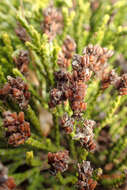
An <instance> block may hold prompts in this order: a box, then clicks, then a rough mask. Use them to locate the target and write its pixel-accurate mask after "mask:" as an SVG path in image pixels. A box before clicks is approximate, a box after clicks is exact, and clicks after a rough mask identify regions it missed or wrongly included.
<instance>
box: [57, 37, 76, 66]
mask: <svg viewBox="0 0 127 190" xmlns="http://www.w3.org/2000/svg"><path fill="white" fill-rule="evenodd" d="M75 49H76V44H75V41H74V40H73V39H72V38H71V37H70V36H67V37H66V39H65V40H64V42H63V45H62V50H61V51H60V53H59V55H58V62H57V64H58V65H59V66H60V67H61V68H68V66H69V65H70V63H71V59H72V56H73V53H74V51H75Z"/></svg>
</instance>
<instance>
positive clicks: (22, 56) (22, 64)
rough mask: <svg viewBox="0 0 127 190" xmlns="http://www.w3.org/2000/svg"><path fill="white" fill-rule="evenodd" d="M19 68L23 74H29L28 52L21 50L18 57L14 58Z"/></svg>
mask: <svg viewBox="0 0 127 190" xmlns="http://www.w3.org/2000/svg"><path fill="white" fill-rule="evenodd" d="M13 60H14V62H15V64H16V66H17V68H18V69H19V70H20V71H21V73H23V74H24V75H25V74H27V72H28V65H29V62H30V60H29V53H28V51H25V50H21V51H20V52H19V55H18V56H17V57H14V58H13Z"/></svg>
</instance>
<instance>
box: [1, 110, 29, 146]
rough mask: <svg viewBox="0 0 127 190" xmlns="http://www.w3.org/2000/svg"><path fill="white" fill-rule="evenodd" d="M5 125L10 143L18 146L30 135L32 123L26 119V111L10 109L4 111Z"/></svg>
mask: <svg viewBox="0 0 127 190" xmlns="http://www.w3.org/2000/svg"><path fill="white" fill-rule="evenodd" d="M3 117H4V127H5V128H6V129H7V131H6V137H7V138H8V144H10V145H13V146H18V145H20V144H24V142H25V141H26V140H27V138H28V137H30V135H31V134H30V125H29V123H28V122H26V121H25V120H24V113H23V112H20V113H19V114H18V115H17V113H15V112H14V113H11V112H10V111H7V112H4V113H3Z"/></svg>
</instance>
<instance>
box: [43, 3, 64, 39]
mask: <svg viewBox="0 0 127 190" xmlns="http://www.w3.org/2000/svg"><path fill="white" fill-rule="evenodd" d="M43 14H44V20H43V23H42V29H43V32H44V33H45V34H47V36H48V39H49V40H53V39H54V38H55V36H56V34H59V33H61V31H62V28H63V16H62V14H61V12H60V11H59V10H57V9H56V8H54V7H53V6H50V7H48V8H47V9H45V11H44V13H43Z"/></svg>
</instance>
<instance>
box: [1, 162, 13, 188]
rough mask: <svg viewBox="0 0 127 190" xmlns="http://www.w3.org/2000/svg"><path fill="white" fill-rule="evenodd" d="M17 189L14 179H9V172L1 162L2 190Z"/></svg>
mask: <svg viewBox="0 0 127 190" xmlns="http://www.w3.org/2000/svg"><path fill="white" fill-rule="evenodd" d="M15 187H16V184H15V182H14V179H13V178H12V177H8V170H7V168H6V167H4V166H3V164H2V163H1V162H0V190H13V189H14V188H15Z"/></svg>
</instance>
